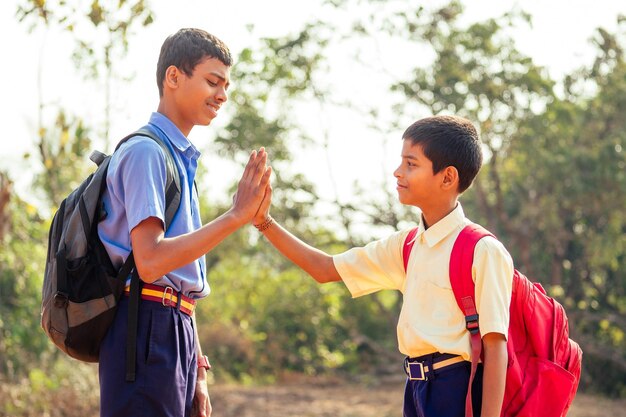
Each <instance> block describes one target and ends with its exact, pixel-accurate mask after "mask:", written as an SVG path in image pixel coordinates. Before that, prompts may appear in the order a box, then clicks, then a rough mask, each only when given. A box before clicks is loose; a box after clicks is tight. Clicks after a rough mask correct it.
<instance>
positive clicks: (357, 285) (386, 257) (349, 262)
mask: <svg viewBox="0 0 626 417" xmlns="http://www.w3.org/2000/svg"><path fill="white" fill-rule="evenodd" d="M407 233H408V231H403V232H396V233H394V234H393V235H391V236H389V237H388V238H385V239H382V240H377V241H375V242H371V243H369V244H368V245H366V246H364V247H358V248H352V249H350V250H348V251H346V252H344V253H342V254H339V255H335V256H333V262H334V264H335V268H337V272H339V275H340V276H341V279H342V280H343V282H344V283H345V285H346V287H347V288H348V290H349V291H350V293H351V294H352V297H354V298H356V297H360V296H363V295H367V294H371V293H373V292H376V291H379V290H384V289H392V290H400V291H402V289H403V287H404V281H405V279H406V274H405V272H404V265H403V262H402V245H403V244H404V238H405V237H406V235H407Z"/></svg>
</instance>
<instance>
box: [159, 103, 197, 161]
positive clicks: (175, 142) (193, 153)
mask: <svg viewBox="0 0 626 417" xmlns="http://www.w3.org/2000/svg"><path fill="white" fill-rule="evenodd" d="M149 123H150V124H151V125H154V126H156V127H157V128H158V129H160V130H161V131H162V132H163V133H165V135H166V136H167V138H168V139H169V140H170V143H171V144H172V146H174V147H175V148H176V149H178V151H179V152H180V153H181V154H183V155H185V156H187V157H188V158H190V159H192V158H194V159H197V158H198V157H199V156H200V151H198V150H197V149H196V147H195V146H194V145H193V143H191V142H190V141H189V139H187V137H186V136H185V135H183V133H182V132H181V131H180V129H179V128H178V127H177V126H176V125H175V124H174V123H173V122H172V121H171V120H170V119H168V118H167V116H165V115H163V114H161V113H159V112H154V113H152V115H150V121H149Z"/></svg>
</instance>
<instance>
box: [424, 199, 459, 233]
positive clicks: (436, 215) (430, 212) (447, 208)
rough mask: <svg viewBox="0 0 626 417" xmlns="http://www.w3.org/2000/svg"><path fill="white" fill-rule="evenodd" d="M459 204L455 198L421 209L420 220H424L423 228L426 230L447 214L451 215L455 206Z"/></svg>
mask: <svg viewBox="0 0 626 417" xmlns="http://www.w3.org/2000/svg"><path fill="white" fill-rule="evenodd" d="M458 204H459V202H458V200H457V199H456V198H455V199H454V200H451V201H446V202H445V203H443V204H441V205H439V206H435V207H428V208H426V209H425V208H422V218H423V219H424V228H425V229H428V228H429V227H431V226H432V225H434V224H436V223H437V222H439V221H440V220H441V219H443V218H444V217H446V216H447V215H448V214H450V213H452V212H453V211H454V209H455V208H456V206H457V205H458Z"/></svg>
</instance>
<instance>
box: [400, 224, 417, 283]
mask: <svg viewBox="0 0 626 417" xmlns="http://www.w3.org/2000/svg"><path fill="white" fill-rule="evenodd" d="M415 235H417V227H416V228H414V229H411V231H410V232H409V234H408V235H406V238H405V239H404V245H402V261H404V272H406V270H407V268H408V266H409V258H410V257H411V251H412V250H413V245H414V244H415Z"/></svg>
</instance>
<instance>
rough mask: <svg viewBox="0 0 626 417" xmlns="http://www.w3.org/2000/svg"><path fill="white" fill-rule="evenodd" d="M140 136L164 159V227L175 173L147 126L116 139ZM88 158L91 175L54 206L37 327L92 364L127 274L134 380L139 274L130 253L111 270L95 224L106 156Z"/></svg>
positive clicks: (100, 213)
mask: <svg viewBox="0 0 626 417" xmlns="http://www.w3.org/2000/svg"><path fill="white" fill-rule="evenodd" d="M135 136H146V137H149V138H150V139H152V140H154V141H155V142H156V143H158V144H159V145H160V146H161V148H162V149H163V152H164V154H165V157H166V165H167V183H166V193H165V194H166V195H165V228H166V229H167V227H168V226H169V224H170V223H171V221H172V219H173V218H174V215H175V214H176V211H177V210H178V207H179V205H180V198H181V197H180V196H181V191H180V190H181V188H180V176H179V173H178V169H177V167H176V164H175V162H174V159H173V157H172V154H171V152H170V150H169V148H168V146H167V145H166V144H165V143H163V141H162V140H161V139H160V138H159V137H158V136H156V135H155V134H153V133H152V132H150V131H149V130H147V129H145V128H144V129H140V130H138V131H136V132H134V133H132V134H130V135H128V136H126V137H125V138H124V139H122V140H121V141H120V143H119V144H118V145H117V147H116V148H115V150H116V151H117V149H119V147H120V145H121V144H122V143H124V142H126V141H127V140H129V139H130V138H132V137H135ZM90 159H91V160H92V161H93V162H95V163H96V164H97V165H98V168H97V169H96V171H95V172H94V173H92V174H91V175H89V177H87V179H85V180H84V181H83V183H82V184H81V185H80V186H79V187H78V188H76V189H75V190H74V191H72V192H71V193H70V194H69V195H68V196H67V198H66V199H65V200H63V202H62V203H61V206H60V207H59V209H58V210H57V212H56V214H55V215H54V218H53V220H52V224H51V225H50V232H49V236H48V256H47V258H46V269H45V275H44V281H43V291H42V303H41V326H42V327H43V330H44V331H45V332H46V334H47V335H48V337H49V338H50V340H52V342H54V344H55V345H56V346H57V347H59V348H60V349H61V350H62V351H64V352H65V353H67V354H68V355H69V356H71V357H73V358H76V359H79V360H81V361H85V362H98V356H99V352H100V344H101V342H102V339H104V336H105V335H106V333H107V331H108V329H109V327H110V325H111V323H112V322H113V319H114V317H115V312H116V309H117V305H118V301H119V299H120V297H122V295H123V293H124V290H125V286H126V280H127V278H128V276H129V275H130V274H131V273H132V278H131V289H130V304H129V326H128V341H127V352H126V353H127V358H126V364H127V369H126V372H127V374H126V379H127V380H128V381H133V380H134V378H135V375H134V374H135V350H136V334H137V311H138V306H139V276H138V275H137V272H136V269H135V261H134V257H133V253H132V251H131V253H130V254H129V256H128V258H127V259H126V262H125V263H124V265H123V266H122V267H121V268H120V269H119V270H116V269H115V268H114V267H113V264H112V263H111V260H110V258H109V255H108V253H107V251H106V249H105V247H104V246H103V244H102V242H101V241H100V238H99V237H98V222H99V221H101V220H102V219H103V218H104V217H105V216H106V212H105V210H104V207H103V203H102V195H103V193H104V190H105V189H106V177H107V171H108V167H109V162H110V160H111V155H105V154H103V153H101V152H98V151H95V152H93V153H92V154H91V156H90Z"/></svg>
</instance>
